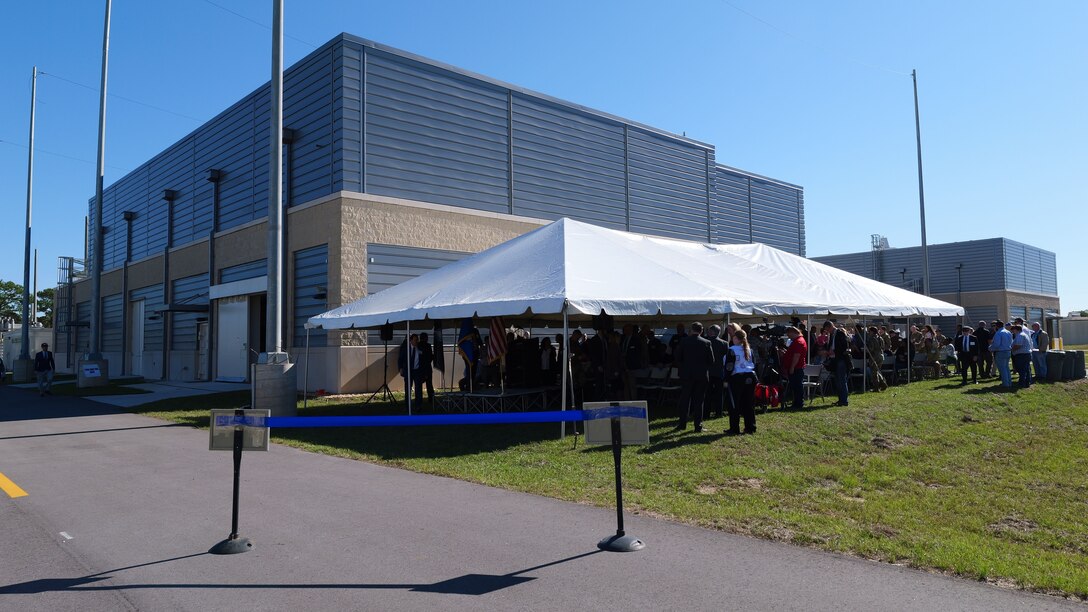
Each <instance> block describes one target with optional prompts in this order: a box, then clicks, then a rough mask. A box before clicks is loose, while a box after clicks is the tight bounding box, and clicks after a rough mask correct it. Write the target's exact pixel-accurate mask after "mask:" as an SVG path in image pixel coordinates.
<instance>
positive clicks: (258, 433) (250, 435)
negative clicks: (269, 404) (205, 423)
mask: <svg viewBox="0 0 1088 612" xmlns="http://www.w3.org/2000/svg"><path fill="white" fill-rule="evenodd" d="M242 412H243V413H244V415H243V417H242V419H243V424H242V425H236V424H232V423H235V422H236V419H235V418H234V417H235V414H234V413H235V411H234V410H230V409H220V408H214V409H212V411H211V413H212V415H211V427H210V428H209V434H208V450H222V451H229V450H234V431H235V430H236V429H241V430H242V450H244V451H253V450H257V451H266V450H268V426H267V425H265V424H264V423H265V419H267V418H268V417H270V416H272V411H271V410H269V409H267V408H265V409H260V408H251V409H248V410H243V411H242Z"/></svg>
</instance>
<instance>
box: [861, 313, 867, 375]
mask: <svg viewBox="0 0 1088 612" xmlns="http://www.w3.org/2000/svg"><path fill="white" fill-rule="evenodd" d="M868 322H869V320H868V319H866V318H865V317H862V318H861V392H862V393H865V391H866V388H865V387H866V382H867V381H866V379H867V378H868V376H866V375H865V370H866V369H867V368H868V367H869V324H868Z"/></svg>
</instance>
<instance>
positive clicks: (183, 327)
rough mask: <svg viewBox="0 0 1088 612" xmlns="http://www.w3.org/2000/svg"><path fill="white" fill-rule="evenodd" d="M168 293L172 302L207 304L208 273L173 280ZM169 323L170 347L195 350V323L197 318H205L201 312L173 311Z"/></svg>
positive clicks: (177, 349) (180, 349)
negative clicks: (171, 288)
mask: <svg viewBox="0 0 1088 612" xmlns="http://www.w3.org/2000/svg"><path fill="white" fill-rule="evenodd" d="M172 287H173V290H172V291H171V293H170V295H171V296H172V299H173V300H174V304H207V303H208V273H207V272H205V273H204V274H196V275H194V276H186V277H185V278H179V279H176V280H174V282H173V285H172ZM170 316H171V317H173V318H172V319H171V323H170V348H171V349H172V350H175V351H195V350H196V348H197V347H196V343H197V337H196V324H197V319H198V318H205V319H206V318H207V317H208V314H207V313H202V312H174V313H171V315H170Z"/></svg>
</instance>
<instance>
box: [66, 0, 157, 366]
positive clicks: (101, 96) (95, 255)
mask: <svg viewBox="0 0 1088 612" xmlns="http://www.w3.org/2000/svg"><path fill="white" fill-rule="evenodd" d="M111 9H112V2H111V0H106V19H105V25H104V26H103V28H102V85H101V87H100V88H99V92H98V173H97V177H96V178H95V189H94V224H93V226H92V227H91V240H92V241H93V242H92V244H93V245H94V250H93V251H92V252H91V257H90V259H91V321H90V324H91V330H90V331H91V333H90V346H89V347H88V351H87V356H86V358H85V359H84V360H83V361H82V362H80V363H79V364H77V365H78V368H79V369H78V371H77V372H76V385H77V386H78V387H100V386H103V385H105V384H106V383H108V382H109V364H108V363H107V362H106V361H105V360H104V359H103V358H102V268H103V265H102V264H103V261H102V259H103V257H104V253H105V249H104V248H103V246H102V183H103V181H104V179H105V174H106V80H107V75H108V71H109V65H110V11H111ZM165 282H166V280H165V279H163V283H164V284H165ZM122 301H123V300H122Z"/></svg>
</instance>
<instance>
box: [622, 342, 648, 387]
mask: <svg viewBox="0 0 1088 612" xmlns="http://www.w3.org/2000/svg"><path fill="white" fill-rule="evenodd" d="M620 359H621V360H622V365H623V390H624V399H628V400H636V399H638V379H639V377H640V376H645V375H646V368H647V359H646V338H645V337H644V336H643V335H642V334H640V333H638V328H637V327H635V326H634V325H632V324H630V323H628V324H627V325H624V326H623V337H622V338H620Z"/></svg>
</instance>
